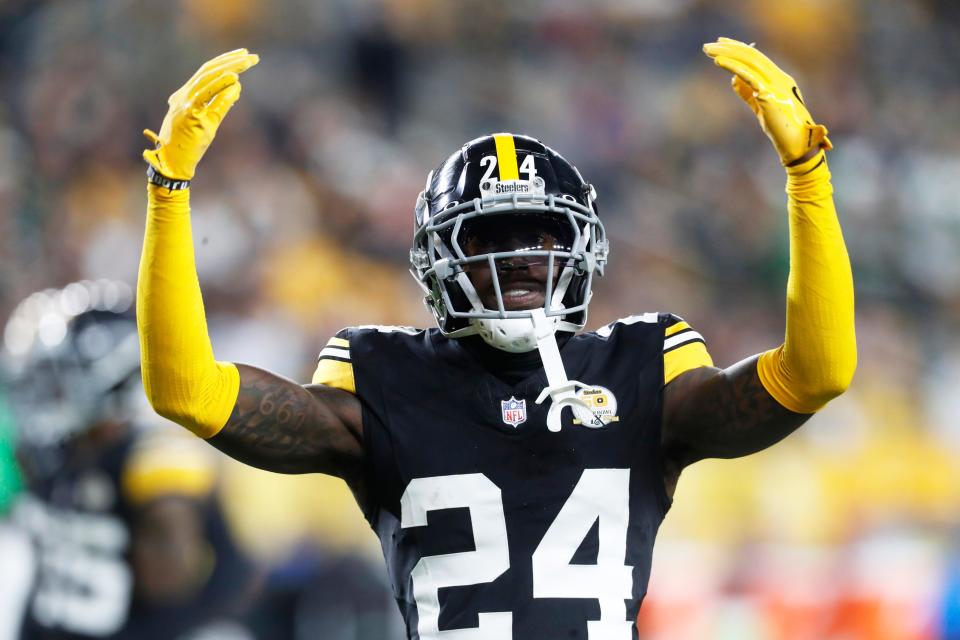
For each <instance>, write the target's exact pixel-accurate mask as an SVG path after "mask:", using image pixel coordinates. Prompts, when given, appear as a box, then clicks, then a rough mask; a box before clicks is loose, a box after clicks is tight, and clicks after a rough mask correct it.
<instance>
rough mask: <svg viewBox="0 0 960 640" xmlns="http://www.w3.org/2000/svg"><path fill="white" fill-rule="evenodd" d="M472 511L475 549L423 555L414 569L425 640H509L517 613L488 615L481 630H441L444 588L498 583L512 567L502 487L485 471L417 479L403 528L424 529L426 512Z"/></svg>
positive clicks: (404, 504) (404, 501)
mask: <svg viewBox="0 0 960 640" xmlns="http://www.w3.org/2000/svg"><path fill="white" fill-rule="evenodd" d="M463 507H467V508H468V509H469V510H470V526H471V528H472V529H473V540H474V543H475V547H476V550H475V551H461V552H459V553H447V554H442V555H436V556H424V557H422V558H420V560H419V561H418V562H417V564H416V565H415V566H414V567H413V571H412V572H411V573H410V577H411V578H412V580H413V598H414V600H415V601H416V603H417V615H418V616H419V621H418V622H417V631H419V633H420V638H421V639H422V640H428V639H431V638H437V639H439V638H442V639H443V640H509V639H510V637H511V634H512V627H513V614H512V613H510V612H509V611H495V612H483V613H480V614H479V615H478V619H479V622H478V624H477V626H476V627H473V628H472V629H471V628H468V629H452V630H449V631H440V589H441V588H443V587H459V586H465V585H471V584H482V583H485V582H493V581H494V580H496V579H497V578H498V577H499V576H500V575H501V574H503V573H505V572H506V571H507V569H509V568H510V550H509V548H508V546H507V521H506V518H505V517H504V514H503V499H502V497H501V494H500V488H499V487H498V486H497V485H495V484H493V482H491V481H490V479H489V478H487V476H485V475H483V474H482V473H470V474H462V475H452V476H434V477H430V478H416V479H414V480H411V481H410V484H408V485H407V489H406V491H404V492H403V497H402V498H400V514H401V515H400V526H401V527H403V528H404V529H406V528H407V527H424V526H426V525H427V513H428V512H430V511H436V510H440V509H457V508H463Z"/></svg>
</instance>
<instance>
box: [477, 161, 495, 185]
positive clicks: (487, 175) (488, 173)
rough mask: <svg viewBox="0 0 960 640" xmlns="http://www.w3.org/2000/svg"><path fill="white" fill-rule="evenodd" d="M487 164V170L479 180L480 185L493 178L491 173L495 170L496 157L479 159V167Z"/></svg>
mask: <svg viewBox="0 0 960 640" xmlns="http://www.w3.org/2000/svg"><path fill="white" fill-rule="evenodd" d="M487 164H489V165H490V166H489V167H487V170H486V171H485V172H484V173H483V177H482V178H480V184H483V183H484V182H486V181H487V180H489V179H490V178H492V177H493V171H494V169H496V168H497V156H483V157H482V158H480V166H481V167H482V166H485V165H487Z"/></svg>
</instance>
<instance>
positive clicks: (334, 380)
mask: <svg viewBox="0 0 960 640" xmlns="http://www.w3.org/2000/svg"><path fill="white" fill-rule="evenodd" d="M311 382H312V383H313V384H322V385H326V386H328V387H334V388H335V389H341V390H343V391H347V392H349V393H353V394H356V392H357V385H356V382H355V381H354V378H353V363H352V362H351V361H350V330H349V329H343V330H341V331H338V332H337V335H335V336H334V337H332V338H330V340H329V341H328V342H327V346H325V347H324V348H323V350H322V351H321V352H320V358H319V359H318V360H317V370H316V371H314V372H313V378H312V379H311Z"/></svg>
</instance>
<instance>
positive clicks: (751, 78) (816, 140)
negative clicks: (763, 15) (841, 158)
mask: <svg viewBox="0 0 960 640" xmlns="http://www.w3.org/2000/svg"><path fill="white" fill-rule="evenodd" d="M703 52H704V53H706V54H707V55H708V56H709V57H711V58H713V61H714V63H715V64H716V65H717V66H718V67H723V68H724V69H726V70H727V71H729V72H730V73H732V74H733V80H732V81H731V82H732V84H733V90H734V91H736V92H737V95H739V96H740V97H741V98H743V101H744V102H746V103H747V105H749V107H750V108H751V109H753V112H754V113H755V114H756V116H757V119H758V120H760V127H761V128H763V132H764V133H766V134H767V137H768V138H770V140H771V142H773V146H774V147H775V148H776V150H777V153H779V154H780V161H781V162H782V163H783V164H784V166H789V165H791V164H793V163H796V162H797V161H799V160H800V159H802V158H804V156H806V155H807V154H808V153H809V152H810V151H811V150H812V149H826V150H828V151H829V150H830V149H832V148H833V144H831V143H830V139H829V138H827V128H826V127H825V126H823V125H822V124H815V123H814V122H813V118H812V117H811V116H810V112H809V111H807V107H806V106H804V104H803V98H802V97H801V95H800V89H798V88H797V83H796V81H795V80H794V79H793V78H792V77H790V76H789V75H787V74H786V73H784V72H783V71H782V70H781V69H780V68H779V67H778V66H777V65H775V64H774V63H773V61H771V60H770V58H768V57H767V56H765V55H763V54H762V53H760V52H759V51H757V50H756V49H754V48H753V47H752V46H751V45H748V44H744V43H743V42H740V41H738V40H731V39H730V38H718V39H717V41H716V42H709V43H707V44H705V45H703Z"/></svg>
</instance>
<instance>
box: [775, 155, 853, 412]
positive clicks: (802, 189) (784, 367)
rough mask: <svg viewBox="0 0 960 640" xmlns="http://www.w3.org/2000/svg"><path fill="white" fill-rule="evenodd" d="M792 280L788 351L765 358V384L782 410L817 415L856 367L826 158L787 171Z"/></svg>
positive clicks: (846, 274) (849, 296)
mask: <svg viewBox="0 0 960 640" xmlns="http://www.w3.org/2000/svg"><path fill="white" fill-rule="evenodd" d="M787 194H788V209H789V216H790V277H789V279H788V281H787V330H786V337H785V339H784V342H783V344H782V345H781V346H780V347H778V348H776V349H773V350H771V351H767V352H766V353H764V354H763V355H761V356H760V359H759V361H758V362H757V373H758V374H759V377H760V382H761V383H762V384H763V386H764V387H765V388H766V389H767V391H768V392H769V393H770V395H772V396H773V397H774V398H775V399H776V400H777V401H778V402H779V403H780V404H782V405H783V406H784V407H786V408H787V409H790V410H791V411H795V412H797V413H813V412H815V411H817V410H819V409H820V408H822V407H823V406H824V405H825V404H826V403H827V402H829V401H830V400H831V399H833V398H835V397H836V396H838V395H840V394H841V393H843V392H844V391H845V390H846V388H847V387H848V386H849V385H850V381H851V379H852V378H853V372H854V370H855V369H856V367H857V340H856V333H855V330H854V318H853V275H852V273H851V271H850V259H849V258H848V257H847V249H846V246H845V245H844V242H843V234H842V232H841V230H840V223H839V221H838V219H837V211H836V209H835V208H834V204H833V187H832V185H831V184H830V170H829V169H828V168H827V164H826V157H825V155H824V154H823V152H821V153H819V154H817V155H816V156H814V157H813V158H811V159H810V160H808V161H807V162H804V163H802V164H800V165H797V166H794V167H789V168H788V169H787Z"/></svg>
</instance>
